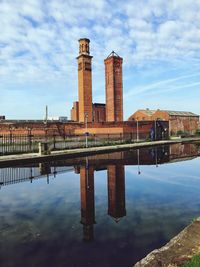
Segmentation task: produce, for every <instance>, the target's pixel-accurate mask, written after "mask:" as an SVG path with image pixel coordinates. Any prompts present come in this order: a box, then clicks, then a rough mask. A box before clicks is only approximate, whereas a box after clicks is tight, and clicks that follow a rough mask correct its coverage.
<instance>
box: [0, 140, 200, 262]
mask: <svg viewBox="0 0 200 267" xmlns="http://www.w3.org/2000/svg"><path fill="white" fill-rule="evenodd" d="M199 154H200V149H199V147H198V146H197V145H192V144H186V145H172V146H162V147H157V148H148V149H140V150H132V151H124V152H117V153H109V154H104V155H98V156H91V157H84V158H77V159H71V160H64V159H62V160H60V161H55V162H48V163H31V164H28V165H21V166H13V167H10V168H8V167H4V168H1V169H0V185H1V190H0V200H1V202H0V266H2V267H11V266H20V267H23V266H26V267H28V266H37V267H46V266H48V267H49V266H59V267H62V266H67V267H80V266H81V267H85V266H86V267H87V266H95V267H96V266H99V267H100V266H101V267H112V266H115V267H118V266H119V267H122V266H123V267H130V266H133V264H134V263H136V262H137V261H138V260H140V259H141V258H143V257H144V256H145V255H146V254H148V253H149V252H150V251H152V250H153V249H155V248H159V247H160V246H162V245H164V244H165V243H166V242H168V241H169V240H170V239H171V238H172V237H173V236H174V235H176V234H177V233H179V232H180V231H181V230H182V229H183V228H184V227H185V226H186V225H187V224H188V223H190V222H191V221H192V219H194V218H196V217H197V216H199V215H200V194H199V191H200V167H199V166H200V158H199V157H198V155H199Z"/></svg>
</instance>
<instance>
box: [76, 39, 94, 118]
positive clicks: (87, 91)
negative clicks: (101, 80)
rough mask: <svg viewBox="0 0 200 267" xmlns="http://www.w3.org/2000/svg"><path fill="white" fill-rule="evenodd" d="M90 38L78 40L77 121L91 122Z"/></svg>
mask: <svg viewBox="0 0 200 267" xmlns="http://www.w3.org/2000/svg"><path fill="white" fill-rule="evenodd" d="M89 44H90V40H89V39H87V38H82V39H80V40H79V56H78V57H77V60H78V95H79V121H80V122H85V121H86V117H87V121H88V122H92V56H90V46H89Z"/></svg>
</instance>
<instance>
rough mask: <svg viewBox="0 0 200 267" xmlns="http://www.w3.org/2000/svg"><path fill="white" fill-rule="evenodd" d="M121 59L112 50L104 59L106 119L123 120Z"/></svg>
mask: <svg viewBox="0 0 200 267" xmlns="http://www.w3.org/2000/svg"><path fill="white" fill-rule="evenodd" d="M122 63H123V59H122V58H121V57H119V56H118V55H116V54H115V53H114V52H112V53H111V54H110V55H109V56H108V57H107V58H106V59H105V60H104V64H105V84H106V121H123V89H122V85H123V84H122Z"/></svg>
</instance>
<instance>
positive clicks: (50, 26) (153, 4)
mask: <svg viewBox="0 0 200 267" xmlns="http://www.w3.org/2000/svg"><path fill="white" fill-rule="evenodd" d="M199 13H200V2H199V1H198V0H181V1H179V0H170V1H163V0H149V1H146V0H127V1H122V0H119V1H114V0H96V1H90V0H85V1H80V0H76V1H74V0H48V1H47V0H26V1H23V0H15V1H12V0H1V1H0V25H1V28H2V30H1V34H0V82H1V85H3V86H4V87H3V88H6V86H7V84H9V83H15V84H21V83H22V81H23V83H24V85H25V84H26V83H27V86H28V83H29V82H30V81H37V82H41V81H46V82H47V84H48V86H49V85H50V84H51V82H52V81H54V82H57V83H58V84H59V83H62V85H63V83H65V84H66V88H68V85H69V84H70V85H71V86H76V85H77V72H76V71H77V70H76V56H77V53H78V42H77V40H78V39H79V38H80V37H88V38H90V39H91V53H92V55H93V56H94V59H93V66H94V67H93V69H94V72H93V75H94V80H93V81H94V82H93V88H94V91H96V92H97V94H98V95H102V91H103V92H104V88H103V89H102V79H103V80H104V77H102V76H104V64H103V59H104V58H105V57H106V56H107V55H108V54H109V53H110V52H111V51H112V50H116V52H117V53H118V54H119V55H120V56H122V57H123V58H124V67H125V70H127V69H128V70H130V69H131V68H137V67H139V68H141V67H143V66H145V65H148V64H154V63H155V62H177V61H179V64H181V62H185V61H188V62H190V63H191V64H196V65H198V64H199V52H200V29H199V25H200V16H199ZM124 74H125V72H124ZM125 75H126V74H125ZM11 77H12V78H11ZM61 81H62V82H61ZM74 89H76V88H72V89H71V90H72V91H73V93H72V96H73V97H74V98H75V97H76V95H77V91H76V90H74ZM100 90H101V92H100ZM70 94H71V92H70ZM0 101H1V100H0Z"/></svg>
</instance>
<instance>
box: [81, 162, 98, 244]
mask: <svg viewBox="0 0 200 267" xmlns="http://www.w3.org/2000/svg"><path fill="white" fill-rule="evenodd" d="M80 189H81V223H82V224H83V240H85V241H91V240H93V224H94V223H95V207H94V169H93V167H89V166H88V167H85V166H84V167H83V166H81V167H80Z"/></svg>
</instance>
